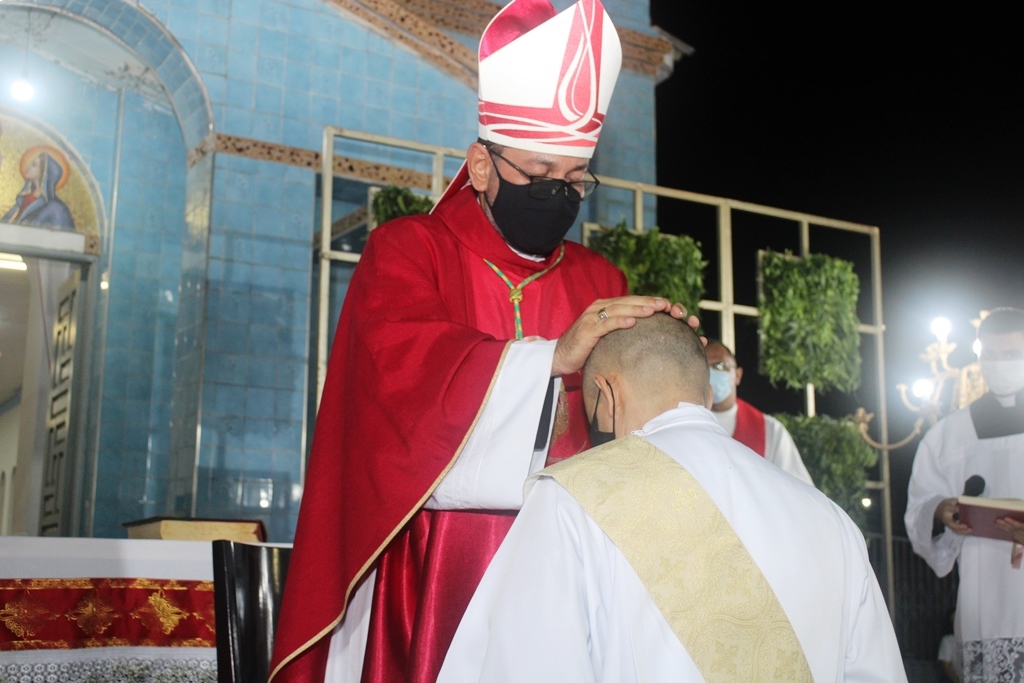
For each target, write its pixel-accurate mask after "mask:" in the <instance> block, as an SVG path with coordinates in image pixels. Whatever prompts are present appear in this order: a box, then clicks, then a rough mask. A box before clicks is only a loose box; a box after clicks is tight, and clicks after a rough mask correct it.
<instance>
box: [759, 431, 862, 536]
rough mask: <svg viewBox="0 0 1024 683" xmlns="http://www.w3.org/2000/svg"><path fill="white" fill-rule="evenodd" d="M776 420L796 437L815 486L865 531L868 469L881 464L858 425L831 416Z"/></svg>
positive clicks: (797, 445) (797, 444)
mask: <svg viewBox="0 0 1024 683" xmlns="http://www.w3.org/2000/svg"><path fill="white" fill-rule="evenodd" d="M775 417H776V418H777V419H778V420H779V422H781V423H782V424H783V425H785V427H786V429H787V430H789V433H790V434H791V435H792V436H793V441H795V442H796V447H797V448H798V449H799V450H800V457H801V458H803V461H804V465H806V466H807V471H808V472H809V473H810V475H811V478H812V479H813V480H814V485H815V486H817V487H818V490H819V491H821V492H822V493H824V494H825V495H826V496H828V497H829V498H831V499H832V500H833V501H835V503H836V504H837V505H839V507H841V508H843V509H844V510H846V512H847V514H849V515H850V517H851V518H852V519H853V521H854V522H856V523H857V525H858V526H859V527H860V528H861V530H864V524H865V517H866V515H865V510H864V506H863V505H862V504H861V499H862V498H864V496H865V494H866V492H867V489H866V488H865V482H866V481H867V472H866V470H867V468H869V467H873V466H874V465H875V463H876V462H878V453H877V452H876V451H875V449H873V448H871V446H869V445H868V444H867V442H866V441H864V439H863V438H862V437H861V435H860V432H859V431H858V430H857V425H855V424H854V423H853V421H851V420H848V419H843V420H837V419H835V418H831V417H828V416H827V415H818V416H815V417H807V416H806V415H786V414H780V415H775Z"/></svg>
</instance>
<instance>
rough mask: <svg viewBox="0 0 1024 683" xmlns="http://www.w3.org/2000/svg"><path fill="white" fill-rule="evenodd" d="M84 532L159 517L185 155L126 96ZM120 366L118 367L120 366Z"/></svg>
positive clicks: (171, 129)
mask: <svg viewBox="0 0 1024 683" xmlns="http://www.w3.org/2000/svg"><path fill="white" fill-rule="evenodd" d="M122 135H123V139H124V140H125V144H123V146H122V152H121V168H120V182H119V183H118V188H117V189H118V204H117V220H116V225H115V226H114V229H115V232H114V245H113V258H112V261H111V265H110V275H109V281H110V288H109V290H107V292H106V295H107V297H108V314H107V329H106V351H105V354H106V358H105V362H104V377H103V399H102V413H101V414H102V425H101V433H100V448H99V467H98V478H97V486H96V516H95V522H94V527H93V531H94V533H95V534H96V535H99V536H118V535H122V534H123V531H122V530H121V526H120V525H121V523H122V522H124V521H128V520H133V519H141V518H143V517H148V516H151V515H154V514H158V513H162V512H163V507H164V500H165V497H166V489H167V478H168V467H169V463H170V460H169V454H170V423H171V398H172V372H173V360H174V336H175V328H176V324H177V316H178V303H179V302H178V300H179V294H178V287H179V280H180V276H181V250H182V235H183V233H184V222H185V147H184V143H183V141H182V136H181V130H180V128H179V126H178V122H177V120H176V119H175V117H174V115H173V114H172V113H171V111H170V110H169V109H166V108H164V107H160V106H154V105H153V103H151V102H149V101H147V100H144V99H142V98H141V97H140V96H139V95H136V94H135V93H132V92H127V93H125V112H124V124H123V129H122ZM126 361H127V362H126Z"/></svg>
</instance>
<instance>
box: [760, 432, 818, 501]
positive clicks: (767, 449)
mask: <svg viewBox="0 0 1024 683" xmlns="http://www.w3.org/2000/svg"><path fill="white" fill-rule="evenodd" d="M764 457H765V459H766V460H767V461H768V462H770V463H771V464H773V465H775V466H776V467H779V468H781V469H782V470H783V471H785V472H788V473H789V474H791V475H793V476H794V477H796V478H797V479H799V480H800V481H803V482H806V483H808V484H810V485H811V486H814V482H813V481H811V474H810V472H808V471H807V467H806V466H805V465H804V461H803V458H801V457H800V451H798V450H797V448H796V443H795V442H794V441H793V437H792V436H791V435H790V433H789V432H788V431H787V430H786V428H785V427H784V426H783V425H782V423H781V422H779V421H778V420H776V419H775V418H774V417H772V416H771V415H765V416H764Z"/></svg>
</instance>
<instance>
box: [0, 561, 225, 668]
mask: <svg viewBox="0 0 1024 683" xmlns="http://www.w3.org/2000/svg"><path fill="white" fill-rule="evenodd" d="M214 629H215V617H214V608H213V583H212V582H210V581H173V580H156V579H97V578H84V579H0V651H3V650H53V649H67V648H80V647H113V646H125V645H129V646H146V647H183V646H184V647H214V646H215V645H216V636H215V633H214Z"/></svg>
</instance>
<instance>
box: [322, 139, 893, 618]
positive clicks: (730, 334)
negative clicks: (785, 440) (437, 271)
mask: <svg viewBox="0 0 1024 683" xmlns="http://www.w3.org/2000/svg"><path fill="white" fill-rule="evenodd" d="M339 137H340V138H346V139H350V140H357V141H361V142H370V143H376V144H381V145H386V146H391V147H398V148H402V149H407V150H415V151H420V152H425V153H429V154H433V155H434V164H433V175H432V181H431V196H433V197H434V198H435V199H437V198H439V197H440V196H441V193H442V192H443V191H444V183H445V179H444V159H445V157H452V158H461V157H462V156H463V155H464V151H463V150H457V149H453V148H450V147H442V146H440V145H429V144H423V143H419V142H414V141H410V140H402V139H399V138H391V137H386V136H381V135H372V134H368V133H362V132H359V131H353V130H347V129H344V128H336V127H333V126H328V127H326V128H325V129H324V137H323V153H322V155H321V173H322V182H321V188H322V194H321V198H322V202H321V204H322V207H323V209H322V211H321V232H320V244H319V251H320V265H321V268H320V307H319V311H320V314H319V319H318V321H317V333H318V337H317V339H318V341H317V394H316V401H317V407H319V405H320V395H321V393H322V392H323V384H324V378H325V377H326V373H327V355H328V349H327V330H328V327H329V324H330V321H329V320H328V315H329V310H330V307H329V304H330V302H329V300H328V297H329V296H330V262H331V261H343V262H348V263H356V262H358V261H359V254H355V253H352V252H347V251H335V250H332V249H331V225H332V221H331V219H332V216H331V212H330V207H331V205H332V198H333V192H332V190H333V187H332V182H330V180H331V179H332V178H333V175H334V174H333V169H334V143H335V138H339ZM601 184H602V185H604V186H606V187H614V188H618V189H621V190H628V191H630V192H632V193H633V225H634V226H643V225H644V213H645V208H644V200H645V198H646V197H647V196H652V197H663V198H666V199H676V200H682V201H686V202H693V203H697V204H704V205H709V206H714V207H716V208H717V210H718V272H719V280H720V282H719V290H720V295H721V299H719V300H702V301H701V302H700V308H701V309H703V310H705V311H715V312H717V313H719V314H720V316H721V339H722V342H723V343H724V344H725V345H726V346H728V347H730V348H732V349H734V350H735V346H736V316H738V315H739V316H748V317H758V316H759V315H760V312H759V311H758V309H757V308H756V307H754V306H745V305H741V304H737V303H736V301H735V297H734V291H735V287H734V282H733V262H734V259H733V253H732V212H733V211H743V212H746V213H752V214H758V215H762V216H771V217H774V218H781V219H783V220H788V221H793V222H795V223H796V224H797V226H798V228H799V230H800V255H801V256H807V255H808V254H810V253H811V245H810V241H811V239H810V226H811V225H814V226H817V227H823V228H830V229H835V230H843V231H847V232H854V233H859V234H863V235H866V236H868V238H869V239H870V242H871V288H872V304H873V306H872V308H873V313H874V320H873V321H872V322H871V323H861V324H860V326H859V328H858V330H859V332H860V333H861V334H867V335H871V336H873V337H875V339H876V341H877V353H878V357H877V369H876V371H877V381H878V412H879V421H878V425H879V431H880V443H881V444H888V442H889V427H888V419H887V412H888V408H887V405H886V392H885V351H884V344H883V341H884V339H883V334H884V331H885V325H884V324H883V322H882V271H881V266H882V256H881V246H880V243H879V229H878V228H877V227H874V226H868V225H861V224H858V223H851V222H848V221H841V220H836V219H834V218H825V217H823V216H815V215H812V214H806V213H800V212H797V211H788V210H785V209H776V208H773V207H769V206H763V205H760V204H751V203H749V202H742V201H737V200H734V199H726V198H724V197H715V196H712V195H705V194H698V193H695V192H687V191H684V190H675V189H671V188H667V187H661V186H658V185H650V184H647V183H640V182H632V181H628V180H622V179H619V178H610V177H606V176H601ZM805 405H806V410H807V414H808V415H810V416H813V415H814V414H815V400H814V386H813V385H810V384H809V385H807V387H806V394H805ZM879 471H880V475H881V477H880V479H879V480H875V481H869V482H867V487H868V488H869V489H871V490H878V491H880V492H881V495H882V518H883V520H882V524H883V540H884V545H885V568H886V571H885V573H886V586H885V590H886V597H887V599H888V603H889V613H890V616H893V617H894V616H895V604H896V601H895V592H896V591H895V577H894V566H893V532H892V495H891V478H890V472H889V451H888V450H887V449H885V448H883V449H881V451H880V456H879Z"/></svg>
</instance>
